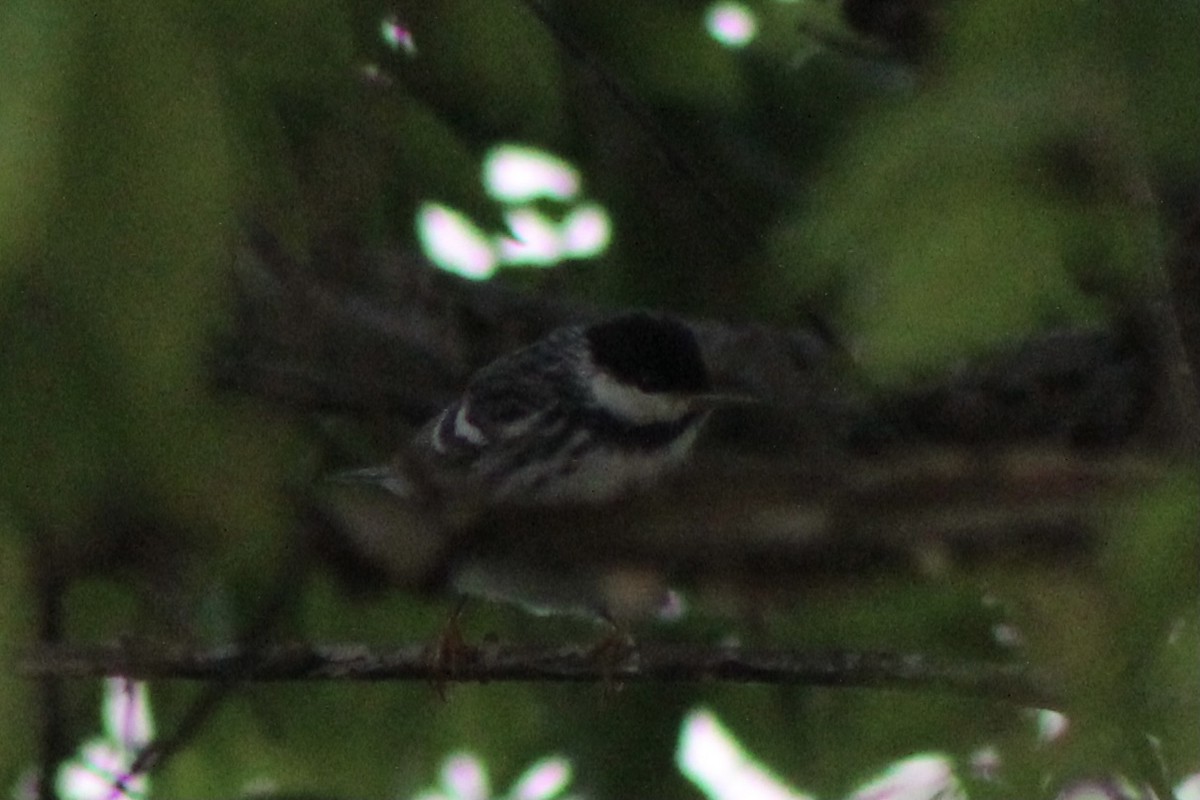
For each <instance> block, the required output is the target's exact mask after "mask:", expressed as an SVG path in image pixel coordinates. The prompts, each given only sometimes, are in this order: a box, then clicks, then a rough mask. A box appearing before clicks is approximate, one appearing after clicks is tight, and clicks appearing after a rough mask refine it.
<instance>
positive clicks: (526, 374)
mask: <svg viewBox="0 0 1200 800" xmlns="http://www.w3.org/2000/svg"><path fill="white" fill-rule="evenodd" d="M730 400H734V401H736V402H744V399H743V398H730V397H729V396H725V395H719V394H716V393H714V392H713V390H712V384H711V381H710V378H709V373H708V370H707V368H706V367H705V362H704V358H703V356H702V354H701V351H700V346H699V344H698V343H697V340H696V337H695V335H694V334H693V333H692V331H691V329H690V328H688V326H687V325H685V324H684V323H682V322H680V321H678V320H676V319H673V318H671V317H667V316H660V315H651V314H647V313H640V312H639V313H631V314H625V315H622V316H618V317H615V318H612V319H609V320H606V321H602V322H598V323H595V324H591V325H573V326H569V327H564V328H559V329H557V330H554V331H552V332H551V333H549V334H548V335H546V336H545V337H544V338H542V339H540V340H538V341H536V342H534V343H533V344H531V345H528V346H527V347H524V348H522V349H520V350H517V351H515V352H512V353H510V354H508V355H505V356H502V357H501V358H499V359H497V360H496V361H494V362H492V363H491V364H489V365H488V366H486V367H484V368H483V369H481V370H480V371H479V372H478V373H476V374H475V376H474V377H473V378H472V379H471V381H470V383H469V384H468V385H467V387H466V389H465V390H464V392H463V393H462V395H461V396H460V397H459V398H458V399H456V400H455V401H453V402H452V403H450V405H448V406H447V407H446V408H445V409H444V410H442V412H441V413H439V414H437V415H436V416H435V417H434V418H433V419H431V420H430V421H429V422H428V423H426V424H425V425H424V426H423V427H422V428H421V429H420V430H418V431H417V433H416V435H415V436H414V437H413V440H412V441H411V442H410V443H409V445H408V446H407V447H406V448H405V449H404V450H402V451H401V453H400V454H399V455H398V456H397V457H396V459H394V460H393V462H392V463H390V464H387V465H384V466H382V467H377V468H373V469H367V470H357V471H354V472H350V473H343V474H342V475H341V476H339V478H340V479H341V480H349V481H354V482H361V481H367V482H370V483H374V484H376V485H379V486H382V487H384V488H385V489H387V490H388V491H390V492H391V493H392V494H394V495H397V496H399V497H400V498H402V499H404V500H405V501H406V502H407V503H408V504H409V505H412V506H415V507H420V508H425V509H429V510H431V511H432V512H433V513H434V515H435V516H436V517H437V518H438V519H441V520H442V524H449V526H450V527H451V528H453V527H454V526H455V525H456V524H462V523H467V522H471V521H473V520H474V519H476V518H477V516H476V515H477V514H478V512H479V511H481V510H482V509H486V508H489V507H495V506H498V505H505V506H546V505H563V504H584V505H588V504H599V503H603V502H606V501H611V500H614V499H617V498H619V497H622V496H625V495H626V494H630V493H633V492H637V491H639V490H644V489H647V488H649V487H652V486H653V485H655V484H656V483H657V482H658V481H659V480H660V479H662V478H663V477H664V476H666V475H667V474H669V473H670V472H671V471H672V470H673V469H674V468H676V467H678V466H679V465H681V464H682V463H683V462H684V461H685V460H686V458H687V456H688V454H689V453H690V451H691V449H692V446H693V445H694V443H695V441H696V439H697V436H698V434H699V432H700V429H701V427H702V426H703V424H704V422H705V420H706V419H707V418H708V416H709V415H710V413H711V411H712V410H713V408H715V407H716V406H718V405H720V404H722V403H724V402H729V401H730ZM404 549H405V550H406V551H408V550H409V549H410V548H409V547H405V548H404ZM453 573H454V574H453V577H452V581H451V582H452V584H453V585H454V586H455V588H456V589H457V590H458V591H460V592H463V593H464V594H470V595H475V596H482V597H485V598H489V599H493V600H502V601H508V602H516V603H518V604H519V605H522V606H524V607H526V608H527V609H529V610H533V611H535V612H537V613H572V614H582V615H584V616H591V617H602V618H607V619H611V618H615V617H620V616H626V615H625V614H622V613H621V612H620V611H619V610H618V608H617V607H618V606H630V605H633V606H645V607H646V610H650V611H654V610H657V609H658V608H659V607H661V606H662V604H663V600H664V598H665V596H666V595H665V588H664V587H661V586H658V585H657V583H655V582H653V581H652V585H651V586H649V587H648V588H647V589H645V590H641V589H639V590H637V591H632V594H631V590H630V589H629V588H628V587H629V586H630V585H631V584H630V583H629V581H628V580H624V579H623V580H622V581H619V582H620V583H621V585H622V588H621V589H620V590H619V591H617V592H616V593H615V594H614V592H613V591H612V590H611V589H610V588H609V587H610V585H611V584H612V583H613V576H611V575H601V574H591V573H588V572H586V571H575V572H569V573H567V574H562V573H561V572H557V573H553V574H552V573H550V572H548V571H546V570H545V569H543V568H542V567H541V566H539V565H537V564H530V563H525V562H524V561H522V560H521V558H514V557H508V556H504V555H502V554H495V553H492V554H491V555H488V556H486V557H484V556H483V555H482V554H476V555H475V556H472V557H470V558H466V559H464V560H462V561H461V562H460V563H459V564H458V565H457V567H456V569H455V570H454V571H453ZM633 583H634V584H635V585H637V584H639V581H637V580H635V581H634V582H633ZM634 595H637V596H640V595H645V596H646V599H645V600H637V601H630V599H629V598H630V597H631V596H634ZM628 616H634V614H629V615H628Z"/></svg>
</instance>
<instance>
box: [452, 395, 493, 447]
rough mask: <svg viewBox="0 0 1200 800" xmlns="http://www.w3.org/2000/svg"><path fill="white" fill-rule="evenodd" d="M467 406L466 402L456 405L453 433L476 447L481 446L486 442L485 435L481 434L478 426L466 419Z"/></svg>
mask: <svg viewBox="0 0 1200 800" xmlns="http://www.w3.org/2000/svg"><path fill="white" fill-rule="evenodd" d="M468 408H469V406H468V405H467V403H463V404H462V405H460V406H459V407H458V413H457V414H455V415H454V435H455V436H457V437H458V438H460V439H463V440H465V441H468V442H470V443H471V444H473V445H475V446H476V447H483V446H484V445H485V444H487V437H486V436H484V435H483V431H481V430H479V427H478V426H476V425H475V424H474V423H473V422H471V420H470V419H468Z"/></svg>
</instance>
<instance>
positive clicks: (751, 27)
mask: <svg viewBox="0 0 1200 800" xmlns="http://www.w3.org/2000/svg"><path fill="white" fill-rule="evenodd" d="M704 27H705V28H706V29H707V30H708V35H709V36H711V37H712V38H714V39H716V40H717V41H718V42H720V43H721V44H723V45H725V46H726V47H745V46H746V45H748V44H750V42H752V41H753V40H754V37H755V35H757V34H758V20H757V19H756V18H755V16H754V14H753V13H752V12H751V11H750V9H748V8H746V6H744V5H742V4H741V3H714V4H713V5H711V6H709V7H708V11H707V12H706V13H705V15H704Z"/></svg>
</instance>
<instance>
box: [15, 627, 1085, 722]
mask: <svg viewBox="0 0 1200 800" xmlns="http://www.w3.org/2000/svg"><path fill="white" fill-rule="evenodd" d="M456 656H457V657H456V658H455V662H454V665H453V667H452V668H451V667H448V666H447V665H445V664H439V663H437V662H436V661H435V660H434V659H433V658H431V656H430V650H429V648H428V646H427V645H422V644H409V645H403V646H400V647H396V648H394V649H390V650H372V649H370V648H368V647H365V646H362V645H275V646H266V647H261V648H256V649H255V650H254V651H253V653H246V652H243V651H242V650H241V649H239V648H236V647H224V648H214V649H211V650H192V649H189V648H186V647H156V648H149V647H141V646H136V645H126V644H112V645H94V646H67V645H59V646H52V647H42V648H39V649H36V650H34V651H32V652H30V653H28V654H26V655H25V656H24V657H23V658H22V659H21V660H20V661H19V662H18V670H19V671H20V672H21V673H23V674H24V675H27V676H31V677H43V676H50V675H53V676H57V677H73V678H86V677H93V678H94V677H102V676H111V675H121V676H124V677H128V678H132V679H135V680H198V681H223V680H227V679H228V677H229V675H230V674H231V673H236V676H237V680H239V681H258V682H271V681H300V680H303V681H317V680H320V681H349V682H361V681H429V682H433V683H440V682H446V681H448V682H455V683H495V682H538V683H592V682H602V681H606V680H613V681H617V682H620V683H661V682H691V681H705V682H707V681H722V682H730V683H757V684H798V685H807V686H828V687H842V688H851V687H858V688H876V689H904V690H914V691H938V692H949V693H956V694H962V695H966V696H970V697H980V698H989V699H994V700H1001V701H1004V702H1009V703H1014V704H1017V705H1022V706H1031V707H1038V708H1062V707H1063V705H1064V702H1065V701H1064V698H1063V697H1062V695H1061V692H1060V691H1059V690H1058V689H1057V688H1056V687H1054V686H1053V685H1052V683H1051V682H1050V681H1049V680H1048V679H1047V678H1045V677H1044V676H1041V675H1038V674H1036V673H1035V672H1034V671H1033V670H1031V669H1030V668H1028V667H1026V666H1024V665H1020V664H1000V663H988V662H974V663H971V662H951V661H942V660H938V659H934V658H929V657H928V656H923V655H915V654H914V655H906V654H896V653H884V652H863V651H847V650H823V651H810V652H803V651H794V650H780V649H749V648H739V647H705V646H700V645H688V644H662V643H640V644H637V645H633V646H632V647H631V648H630V649H629V650H628V651H627V652H625V653H624V654H622V655H621V656H619V657H617V658H616V659H615V660H614V659H609V658H607V657H606V656H605V655H603V654H598V653H597V650H596V647H595V646H593V645H588V646H578V645H571V646H561V647H534V646H523V645H503V644H485V645H483V646H470V645H466V646H463V647H462V649H461V650H460V651H458V652H457V653H456Z"/></svg>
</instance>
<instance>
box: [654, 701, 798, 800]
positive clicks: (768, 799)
mask: <svg viewBox="0 0 1200 800" xmlns="http://www.w3.org/2000/svg"><path fill="white" fill-rule="evenodd" d="M675 763H676V765H677V766H678V767H679V771H680V772H682V773H683V775H684V777H686V778H687V779H688V780H690V781H691V782H692V783H694V784H696V786H697V787H699V789H700V791H702V792H704V794H705V796H706V797H709V798H711V800H811V797H810V795H805V794H801V793H799V792H797V791H795V790H794V789H791V788H790V787H788V786H787V784H785V783H784V782H783V780H781V779H780V778H778V777H776V776H775V775H773V774H771V772H770V771H769V770H767V768H766V767H764V766H762V765H761V764H760V763H759V762H758V761H756V760H755V759H754V758H753V757H752V756H751V755H750V754H749V753H747V752H746V751H745V750H744V749H743V748H742V745H741V744H740V743H739V742H738V741H737V739H735V738H734V737H733V734H732V733H730V732H729V730H728V729H726V728H725V727H724V726H723V725H722V724H721V723H720V722H719V721H718V720H717V718H716V717H715V716H714V715H713V714H711V713H710V712H708V711H704V710H700V711H693V712H692V713H691V714H689V715H688V716H687V718H686V719H685V720H684V722H683V729H682V730H681V732H680V734H679V746H678V749H677V750H676V751H675Z"/></svg>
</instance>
